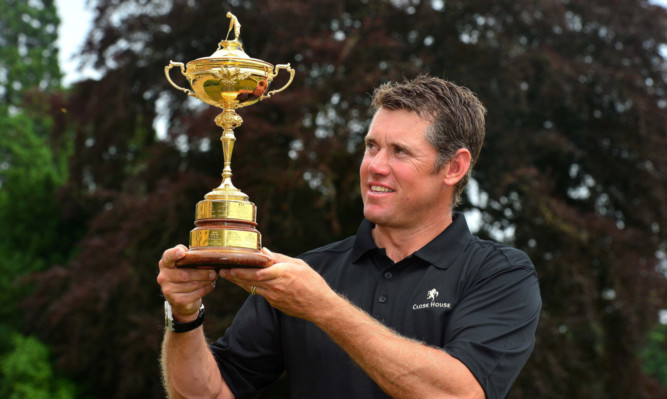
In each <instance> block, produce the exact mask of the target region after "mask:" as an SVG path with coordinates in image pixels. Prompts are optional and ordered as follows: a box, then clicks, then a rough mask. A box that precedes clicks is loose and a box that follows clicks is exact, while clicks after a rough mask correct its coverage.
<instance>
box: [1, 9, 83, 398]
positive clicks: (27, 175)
mask: <svg viewBox="0 0 667 399" xmlns="http://www.w3.org/2000/svg"><path fill="white" fill-rule="evenodd" d="M58 24H59V20H58V16H57V14H56V10H55V6H54V4H53V1H48V0H44V1H30V2H23V1H11V0H7V1H4V2H2V3H0V71H1V72H0V98H1V99H2V101H0V225H1V226H2V228H1V229H0V259H2V262H0V291H2V293H3V295H2V297H1V299H0V319H1V320H2V321H1V322H0V331H2V334H0V396H2V397H7V398H27V397H30V398H38V397H58V398H67V397H72V396H73V389H72V386H70V385H69V383H68V382H67V381H65V380H62V379H60V377H58V376H57V375H56V374H55V373H54V372H53V370H52V368H51V364H50V358H49V356H48V349H47V348H46V346H44V344H43V343H41V342H40V341H38V340H37V339H35V338H34V337H26V336H23V335H21V334H20V331H21V330H22V329H23V323H22V318H21V314H22V313H21V310H20V308H18V307H17V304H18V303H20V302H21V300H23V298H24V297H25V296H26V295H27V293H28V292H29V291H30V288H31V287H30V285H29V284H25V280H24V278H25V277H26V276H27V275H29V274H30V273H31V272H35V271H41V270H44V269H46V268H47V267H49V266H51V265H52V263H54V262H60V263H64V262H65V261H66V258H67V256H68V251H69V249H71V248H70V244H69V241H68V238H70V237H71V236H69V235H68V234H67V229H65V228H64V227H65V224H66V220H65V219H64V218H63V215H62V213H61V207H60V204H59V202H58V200H57V192H58V189H59V186H60V185H61V184H62V183H63V182H64V181H65V179H66V171H67V168H66V160H67V155H68V151H67V145H66V143H64V142H62V141H59V140H55V139H54V137H52V135H51V133H52V131H53V130H57V129H58V128H59V127H60V126H61V125H62V120H63V117H64V116H63V113H62V112H61V107H60V106H61V105H62V101H63V99H62V95H61V93H59V87H60V69H59V67H58V62H57V55H58V52H57V48H56V46H55V41H56V38H57V27H58ZM55 110H57V111H55Z"/></svg>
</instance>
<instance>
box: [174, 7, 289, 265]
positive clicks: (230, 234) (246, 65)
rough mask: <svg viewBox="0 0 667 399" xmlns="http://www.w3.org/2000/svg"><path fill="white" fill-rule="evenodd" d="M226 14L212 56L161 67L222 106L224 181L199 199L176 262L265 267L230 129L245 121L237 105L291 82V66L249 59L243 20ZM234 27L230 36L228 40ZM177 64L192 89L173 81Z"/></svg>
mask: <svg viewBox="0 0 667 399" xmlns="http://www.w3.org/2000/svg"><path fill="white" fill-rule="evenodd" d="M227 17H228V18H230V19H231V21H230V24H229V30H228V32H227V37H226V38H225V40H222V41H221V42H220V43H219V44H218V49H217V51H216V52H214V53H213V54H212V55H211V56H210V57H204V58H198V59H196V60H193V61H190V62H188V63H187V65H184V64H183V63H181V62H173V61H171V62H170V63H169V65H168V66H166V67H165V69H164V72H165V75H166V76H167V80H168V81H169V83H171V85H172V86H174V87H175V88H177V89H179V90H181V91H183V92H185V93H186V94H187V95H189V96H192V97H195V98H197V99H199V100H201V101H203V102H205V103H207V104H210V105H213V106H216V107H218V108H221V109H222V112H221V113H220V114H219V115H218V116H217V117H216V118H215V123H216V124H217V125H218V126H220V127H221V128H222V129H223V132H222V137H221V138H220V140H221V141H222V149H223V155H224V167H223V171H222V184H220V186H219V187H217V188H214V189H213V190H212V191H211V192H209V193H208V194H206V195H205V196H204V199H203V200H202V201H200V202H199V203H198V204H197V206H196V210H195V228H194V229H193V230H192V231H191V232H190V246H189V249H188V251H187V252H186V255H185V257H184V258H183V259H181V260H179V261H178V262H177V264H176V266H177V267H194V268H215V269H219V268H229V267H263V266H267V265H268V264H269V262H270V260H269V257H268V256H266V255H265V254H263V253H262V252H261V249H262V238H261V234H260V233H259V231H257V228H256V227H257V222H256V220H257V219H256V210H257V208H256V207H255V204H253V203H252V202H250V201H249V200H248V196H247V195H246V194H244V193H243V192H241V190H239V189H238V188H236V187H234V185H233V184H232V168H231V160H232V151H233V149H234V141H235V140H236V138H235V136H234V129H235V128H237V127H239V126H240V125H241V123H242V122H243V120H242V119H241V117H240V116H239V115H238V114H237V113H236V109H237V108H242V107H247V106H249V105H252V104H255V103H256V102H258V101H262V100H265V99H268V98H270V97H271V96H272V95H274V94H275V93H279V92H281V91H283V90H284V89H285V88H287V86H289V85H290V84H291V83H292V79H294V70H293V69H292V68H291V67H290V65H289V64H281V65H276V66H275V67H274V66H273V65H271V64H269V63H268V62H265V61H262V60H258V59H255V58H250V57H249V56H248V55H247V54H246V53H245V52H244V51H243V47H242V45H241V42H240V41H239V39H240V34H241V25H240V24H239V22H238V20H237V19H236V17H235V16H234V15H232V14H231V13H227ZM232 31H233V32H234V40H227V39H228V38H229V35H230V33H232ZM175 66H177V67H179V68H180V71H181V74H182V75H183V76H185V78H186V79H187V80H188V82H189V83H190V87H191V88H192V90H190V89H186V88H183V87H180V86H178V85H177V84H175V83H174V82H173V81H172V80H171V77H170V75H169V72H170V70H171V69H172V68H173V67H175ZM281 69H284V70H286V71H287V72H289V74H290V77H289V81H288V82H287V83H286V84H285V85H284V86H283V87H281V88H279V89H277V90H272V91H268V89H269V86H270V84H271V82H272V81H273V79H274V78H275V77H276V76H277V75H278V73H279V71H280V70H281Z"/></svg>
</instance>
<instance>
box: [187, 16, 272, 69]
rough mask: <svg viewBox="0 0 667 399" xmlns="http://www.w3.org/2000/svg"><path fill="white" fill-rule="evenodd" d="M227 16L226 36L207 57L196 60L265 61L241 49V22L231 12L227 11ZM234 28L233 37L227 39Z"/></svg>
mask: <svg viewBox="0 0 667 399" xmlns="http://www.w3.org/2000/svg"><path fill="white" fill-rule="evenodd" d="M227 18H230V19H231V20H230V21H229V30H228V31H227V37H225V39H224V40H222V41H221V42H220V43H218V49H217V50H216V51H215V52H214V53H213V54H211V55H210V56H208V57H202V58H198V59H197V60H196V61H204V60H233V59H236V60H251V61H257V62H260V63H263V64H266V62H264V61H261V60H257V59H254V58H251V57H250V56H249V55H248V54H246V52H245V51H243V45H242V44H241V41H240V40H239V39H240V37H241V24H240V23H239V20H238V19H237V18H236V17H235V16H234V14H232V13H231V12H228V13H227ZM232 30H234V39H233V40H228V37H229V34H230V33H232Z"/></svg>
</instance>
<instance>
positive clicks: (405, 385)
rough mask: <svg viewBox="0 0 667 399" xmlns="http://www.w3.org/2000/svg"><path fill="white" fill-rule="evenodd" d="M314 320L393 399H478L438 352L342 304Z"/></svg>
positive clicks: (473, 386)
mask: <svg viewBox="0 0 667 399" xmlns="http://www.w3.org/2000/svg"><path fill="white" fill-rule="evenodd" d="M334 301H335V303H334V304H330V305H329V309H335V311H332V312H324V313H320V315H321V317H318V319H317V320H314V322H315V324H317V325H318V326H319V327H320V328H321V329H322V330H323V331H325V332H326V333H327V334H328V335H329V336H330V337H331V338H332V339H333V340H334V341H335V342H336V343H337V344H338V345H340V346H341V347H342V348H343V349H344V350H345V351H346V352H347V353H348V355H349V356H350V357H351V358H352V359H353V360H354V361H355V362H357V363H358V364H359V365H360V366H361V368H363V369H364V371H365V372H366V373H367V374H368V375H369V377H370V378H371V379H373V380H374V381H375V382H376V383H377V384H378V385H379V386H380V387H381V388H382V389H383V390H384V391H385V392H386V393H387V394H389V395H390V396H392V397H394V398H415V397H438V398H441V397H442V398H467V397H470V398H483V397H484V394H483V391H482V389H481V387H480V386H479V383H478V382H477V380H476V379H475V378H474V376H473V375H472V373H470V371H469V370H468V368H467V367H466V366H465V365H464V364H463V363H461V362H460V361H459V360H457V359H455V358H453V357H452V356H450V355H448V354H447V353H446V352H445V351H444V350H442V349H439V348H433V347H429V346H427V345H425V344H423V343H421V342H417V341H414V340H410V339H408V338H405V337H402V336H400V335H398V334H397V333H395V332H394V331H392V330H390V329H388V328H386V327H385V326H383V325H382V324H380V323H379V322H378V321H376V320H375V319H373V318H372V317H371V316H369V315H368V314H366V313H364V312H363V311H362V310H360V309H358V308H356V307H355V306H354V305H352V304H351V303H349V302H348V301H347V300H345V299H343V298H341V297H338V298H337V299H334Z"/></svg>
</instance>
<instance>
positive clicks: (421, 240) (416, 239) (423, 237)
mask: <svg viewBox="0 0 667 399" xmlns="http://www.w3.org/2000/svg"><path fill="white" fill-rule="evenodd" d="M452 220H453V219H452V214H451V213H447V214H446V215H444V216H443V217H441V218H436V219H434V220H433V221H431V222H429V223H428V224H426V225H423V226H419V227H417V228H410V229H404V228H395V227H388V226H379V225H376V226H375V228H374V229H373V230H372V231H371V234H372V236H373V241H375V245H377V246H378V247H379V248H384V249H385V252H386V254H387V256H388V257H389V259H391V260H392V261H394V263H396V262H399V261H401V260H403V259H405V258H406V257H408V256H410V255H411V254H413V253H415V252H416V251H418V250H419V249H421V248H422V247H423V246H424V245H426V244H428V243H429V242H431V240H433V239H434V238H435V237H437V236H438V234H440V233H442V232H443V231H444V230H445V229H446V228H447V226H449V225H450V224H451V223H452Z"/></svg>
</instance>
